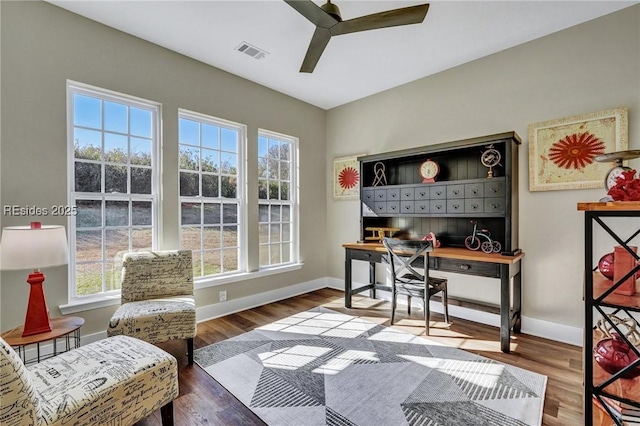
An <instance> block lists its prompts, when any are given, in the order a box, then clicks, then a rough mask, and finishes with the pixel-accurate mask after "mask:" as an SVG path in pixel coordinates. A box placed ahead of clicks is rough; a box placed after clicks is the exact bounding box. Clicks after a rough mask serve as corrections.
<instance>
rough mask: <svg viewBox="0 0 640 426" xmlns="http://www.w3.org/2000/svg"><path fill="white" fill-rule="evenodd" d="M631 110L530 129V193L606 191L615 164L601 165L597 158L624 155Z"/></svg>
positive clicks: (584, 117)
mask: <svg viewBox="0 0 640 426" xmlns="http://www.w3.org/2000/svg"><path fill="white" fill-rule="evenodd" d="M627 127H628V125H627V108H624V107H621V108H616V109H611V110H605V111H599V112H595V113H589V114H582V115H576V116H572V117H566V118H562V119H559V120H551V121H544V122H541V123H534V124H531V125H529V190H530V191H552V190H559V189H585V188H602V189H604V178H605V176H606V174H607V171H608V170H609V169H610V168H611V167H612V166H614V165H615V163H599V162H597V161H595V160H594V157H596V156H597V155H601V154H605V153H610V152H615V151H624V150H626V149H627V147H628V140H627Z"/></svg>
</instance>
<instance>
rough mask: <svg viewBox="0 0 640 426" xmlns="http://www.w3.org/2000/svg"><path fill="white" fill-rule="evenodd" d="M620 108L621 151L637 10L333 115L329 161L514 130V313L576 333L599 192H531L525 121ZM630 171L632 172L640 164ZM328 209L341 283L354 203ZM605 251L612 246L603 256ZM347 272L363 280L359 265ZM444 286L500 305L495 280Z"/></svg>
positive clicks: (455, 278) (637, 80) (460, 279)
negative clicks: (517, 257) (520, 255)
mask: <svg viewBox="0 0 640 426" xmlns="http://www.w3.org/2000/svg"><path fill="white" fill-rule="evenodd" d="M425 60H428V58H426V59H425ZM619 106H626V107H628V108H629V149H639V148H640V6H634V7H631V8H628V9H625V10H622V11H620V12H617V13H614V14H612V15H608V16H605V17H602V18H599V19H596V20H594V21H591V22H587V23H584V24H582V25H579V26H576V27H573V28H569V29H567V30H564V31H561V32H559V33H555V34H552V35H549V36H547V37H544V38H541V39H538V40H535V41H532V42H529V43H527V44H524V45H521V46H517V47H514V48H511V49H508V50H505V51H502V52H500V53H497V54H494V55H491V56H488V57H485V58H482V59H479V60H476V61H474V62H471V63H468V64H465V65H462V66H459V67H456V68H453V69H450V70H447V71H444V72H442V73H439V74H437V75H433V76H430V77H427V78H423V79H421V80H417V81H414V82H411V83H408V84H406V85H403V86H400V87H397V88H394V89H391V90H388V91H385V92H382V93H379V94H376V95H373V96H370V97H368V98H365V99H361V100H359V101H356V102H353V103H350V104H347V105H344V106H341V107H338V108H335V109H332V110H330V111H329V112H328V116H327V164H331V163H330V162H331V159H332V158H333V157H339V156H344V155H348V154H356V153H363V152H366V153H368V154H375V153H380V152H385V151H391V150H397V149H402V148H409V147H416V146H422V145H431V144H436V143H440V142H448V141H452V140H458V139H465V138H471V137H475V136H482V135H489V134H494V133H501V132H506V131H512V130H514V131H516V132H517V133H518V134H519V135H520V136H521V137H522V140H523V145H522V146H521V147H520V164H519V196H520V246H521V247H522V249H523V250H524V251H525V253H526V254H525V258H524V290H523V293H524V294H523V297H524V306H523V314H524V315H525V316H528V317H533V318H536V319H541V320H546V321H550V322H554V323H560V324H566V325H570V326H576V327H582V323H583V318H582V312H583V302H582V280H583V272H582V268H583V241H584V238H583V213H581V212H578V211H577V209H576V203H577V202H581V201H597V200H598V199H599V198H601V197H602V196H604V195H605V192H604V190H595V189H594V190H566V191H550V192H529V175H528V169H529V167H528V150H529V145H528V125H529V124H530V123H535V122H539V121H545V120H551V119H556V118H561V117H567V116H571V115H576V114H582V113H589V112H595V111H600V110H604V109H609V108H615V107H619ZM631 165H632V166H635V167H638V163H637V161H636V162H635V163H634V162H632V163H631ZM327 173H328V176H329V178H330V170H328V171H327ZM329 178H328V179H329ZM327 205H328V207H327V218H328V222H327V231H328V247H329V250H330V253H329V259H328V264H329V267H330V269H329V274H330V276H331V277H339V278H342V277H343V275H344V272H343V256H344V254H343V251H342V250H341V248H340V245H341V244H342V243H344V242H347V241H356V240H357V239H358V236H359V233H358V229H359V222H358V220H359V219H358V214H359V206H358V202H357V201H333V199H332V197H331V191H330V189H328V195H327ZM634 225H635V226H636V228H637V226H638V221H637V220H635V223H634ZM612 246H613V243H612V242H611V241H610V242H608V243H607V244H606V245H604V246H603V247H600V250H602V251H603V252H605V253H606V252H607V251H612ZM357 263H362V262H357ZM356 274H357V277H356V278H357V279H359V281H360V282H366V281H367V279H368V278H367V275H366V274H367V270H366V268H364V267H361V268H359V269H358V270H357V272H356ZM450 288H451V291H452V293H454V294H458V295H465V296H467V297H469V296H472V297H475V298H478V299H481V300H488V301H494V302H497V301H498V300H499V299H498V288H497V281H496V280H490V279H479V278H465V277H464V276H461V275H453V274H452V275H451V281H450Z"/></svg>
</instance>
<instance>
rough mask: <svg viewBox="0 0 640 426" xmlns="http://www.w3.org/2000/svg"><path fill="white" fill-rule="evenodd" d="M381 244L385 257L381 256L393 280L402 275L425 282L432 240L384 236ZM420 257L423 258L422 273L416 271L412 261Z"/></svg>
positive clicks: (427, 275)
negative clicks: (383, 247)
mask: <svg viewBox="0 0 640 426" xmlns="http://www.w3.org/2000/svg"><path fill="white" fill-rule="evenodd" d="M382 244H383V245H384V246H385V248H386V249H387V256H386V259H385V258H384V256H383V260H384V261H385V263H388V264H389V265H390V268H391V277H392V279H393V280H394V282H395V281H396V280H398V279H400V278H403V277H407V278H410V279H412V280H421V281H424V282H425V283H426V282H427V279H428V277H429V252H430V251H433V241H430V240H427V241H424V240H400V239H398V238H384V239H383V240H382ZM421 257H422V259H423V262H422V269H423V271H424V272H423V273H420V272H418V271H416V270H415V268H414V267H413V263H414V262H415V261H416V260H417V259H420V258H421ZM425 277H426V278H425Z"/></svg>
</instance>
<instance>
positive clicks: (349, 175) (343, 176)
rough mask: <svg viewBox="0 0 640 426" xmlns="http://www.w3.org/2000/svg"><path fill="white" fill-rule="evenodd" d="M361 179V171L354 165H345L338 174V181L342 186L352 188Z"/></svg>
mask: <svg viewBox="0 0 640 426" xmlns="http://www.w3.org/2000/svg"><path fill="white" fill-rule="evenodd" d="M359 180H360V172H358V171H357V170H356V169H354V168H353V167H345V168H344V169H342V170H341V171H340V174H339V175H338V183H339V184H340V187H341V188H344V189H350V188H353V187H354V186H356V185H357V184H358V181H359Z"/></svg>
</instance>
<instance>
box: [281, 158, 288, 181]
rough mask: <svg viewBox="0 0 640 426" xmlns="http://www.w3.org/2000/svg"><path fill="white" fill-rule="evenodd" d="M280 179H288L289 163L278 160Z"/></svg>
mask: <svg viewBox="0 0 640 426" xmlns="http://www.w3.org/2000/svg"><path fill="white" fill-rule="evenodd" d="M280 180H289V163H287V162H285V161H281V162H280Z"/></svg>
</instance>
